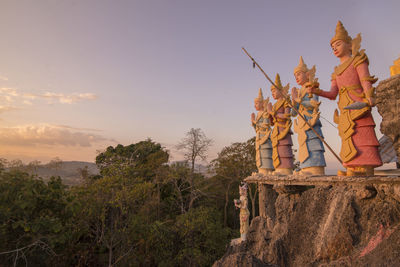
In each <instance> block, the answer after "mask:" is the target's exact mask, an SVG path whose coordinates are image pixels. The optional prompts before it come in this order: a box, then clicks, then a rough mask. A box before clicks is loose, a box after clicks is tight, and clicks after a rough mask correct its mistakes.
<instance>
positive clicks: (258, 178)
mask: <svg viewBox="0 0 400 267" xmlns="http://www.w3.org/2000/svg"><path fill="white" fill-rule="evenodd" d="M244 181H245V182H247V183H261V184H270V185H347V184H349V185H372V184H387V185H395V184H396V185H397V184H400V177H399V176H367V177H365V176H350V177H348V176H332V175H331V176H329V175H323V176H299V175H287V176H277V175H262V174H253V175H252V176H249V177H247V178H246V179H244Z"/></svg>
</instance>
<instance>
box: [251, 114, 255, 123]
mask: <svg viewBox="0 0 400 267" xmlns="http://www.w3.org/2000/svg"><path fill="white" fill-rule="evenodd" d="M255 120H256V114H254V113H251V122H252V123H254V122H255Z"/></svg>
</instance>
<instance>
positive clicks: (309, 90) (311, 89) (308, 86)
mask: <svg viewBox="0 0 400 267" xmlns="http://www.w3.org/2000/svg"><path fill="white" fill-rule="evenodd" d="M304 86H305V88H306V92H307V93H308V94H312V93H315V92H314V86H313V84H312V83H310V82H307V83H305V84H304Z"/></svg>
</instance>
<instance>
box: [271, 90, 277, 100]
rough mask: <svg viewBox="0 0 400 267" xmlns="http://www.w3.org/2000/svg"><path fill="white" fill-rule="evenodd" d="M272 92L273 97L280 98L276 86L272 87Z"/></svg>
mask: <svg viewBox="0 0 400 267" xmlns="http://www.w3.org/2000/svg"><path fill="white" fill-rule="evenodd" d="M271 93H272V97H273V98H274V99H275V100H277V99H279V93H278V90H277V89H276V88H274V89H271Z"/></svg>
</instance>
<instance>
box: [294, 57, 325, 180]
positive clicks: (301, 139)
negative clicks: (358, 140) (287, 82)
mask: <svg viewBox="0 0 400 267" xmlns="http://www.w3.org/2000/svg"><path fill="white" fill-rule="evenodd" d="M315 71H316V68H315V65H314V66H313V67H312V68H311V69H308V68H307V65H306V64H305V63H304V61H303V58H302V57H300V63H299V65H298V66H297V67H296V68H295V69H294V77H295V78H296V82H297V84H298V85H300V86H301V88H300V89H297V88H295V87H293V88H292V104H293V106H294V107H295V108H296V109H297V110H298V112H299V113H300V114H301V115H302V116H303V117H304V118H305V119H306V120H307V122H308V123H309V124H310V125H311V127H313V128H314V130H315V131H316V132H317V133H318V134H319V135H320V136H321V137H323V135H322V131H321V127H322V124H321V122H320V120H319V116H320V112H319V105H320V104H321V102H318V95H316V94H311V93H310V94H308V93H307V92H306V90H307V89H306V88H307V87H309V86H314V87H318V86H319V84H318V79H315ZM293 115H294V116H296V115H297V114H296V113H295V112H293ZM293 128H294V131H295V132H296V133H297V135H298V143H299V161H300V168H301V171H300V172H299V174H302V175H324V174H325V170H324V167H325V166H326V162H325V157H324V152H325V149H324V146H323V144H322V141H321V140H320V139H319V138H318V136H317V135H316V134H315V133H314V131H313V130H312V129H311V128H310V126H309V125H307V123H306V122H305V121H304V120H303V118H301V117H300V116H298V120H294V124H293Z"/></svg>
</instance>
